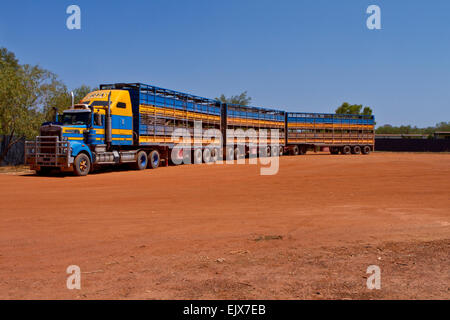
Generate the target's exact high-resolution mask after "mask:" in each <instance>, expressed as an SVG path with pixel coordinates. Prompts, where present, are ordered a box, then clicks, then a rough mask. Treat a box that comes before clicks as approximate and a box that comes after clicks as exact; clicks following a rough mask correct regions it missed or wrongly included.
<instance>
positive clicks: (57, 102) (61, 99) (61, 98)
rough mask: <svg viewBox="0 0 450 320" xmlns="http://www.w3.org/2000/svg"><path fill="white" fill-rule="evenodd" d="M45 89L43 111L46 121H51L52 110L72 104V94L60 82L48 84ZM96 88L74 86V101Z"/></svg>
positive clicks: (68, 106) (65, 107)
mask: <svg viewBox="0 0 450 320" xmlns="http://www.w3.org/2000/svg"><path fill="white" fill-rule="evenodd" d="M46 89H47V90H46V91H45V98H44V107H43V113H44V117H45V119H46V120H47V121H51V120H52V119H53V117H54V110H55V109H57V110H58V112H62V111H64V110H66V109H68V108H70V106H71V105H72V96H71V94H70V91H69V90H68V89H67V87H66V86H65V85H64V84H62V83H53V84H50V85H49V86H48V87H47V88H46ZM95 90H97V88H92V87H90V86H86V85H81V86H80V87H78V88H75V89H74V90H72V91H73V95H74V103H75V104H77V103H79V102H80V101H81V99H83V98H84V97H85V96H86V95H87V94H88V93H89V92H92V91H95Z"/></svg>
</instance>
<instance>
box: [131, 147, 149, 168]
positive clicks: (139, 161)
mask: <svg viewBox="0 0 450 320" xmlns="http://www.w3.org/2000/svg"><path fill="white" fill-rule="evenodd" d="M147 164H148V157H147V153H146V152H145V151H144V150H142V151H139V152H138V154H137V155H136V163H135V164H134V169H136V170H144V169H145V168H147Z"/></svg>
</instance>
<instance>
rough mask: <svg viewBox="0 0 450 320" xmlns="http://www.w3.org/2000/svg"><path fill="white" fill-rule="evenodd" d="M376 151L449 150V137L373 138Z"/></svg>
mask: <svg viewBox="0 0 450 320" xmlns="http://www.w3.org/2000/svg"><path fill="white" fill-rule="evenodd" d="M375 150H376V151H404V152H450V139H380V138H376V139H375Z"/></svg>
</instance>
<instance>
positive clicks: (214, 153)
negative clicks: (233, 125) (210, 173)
mask: <svg viewBox="0 0 450 320" xmlns="http://www.w3.org/2000/svg"><path fill="white" fill-rule="evenodd" d="M218 157H219V152H218V151H217V149H216V148H212V149H211V161H212V162H216V161H217V159H218Z"/></svg>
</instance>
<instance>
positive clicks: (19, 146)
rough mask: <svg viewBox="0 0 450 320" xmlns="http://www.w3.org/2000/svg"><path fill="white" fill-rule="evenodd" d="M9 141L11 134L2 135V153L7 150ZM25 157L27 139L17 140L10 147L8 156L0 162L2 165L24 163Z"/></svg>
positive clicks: (0, 145) (0, 138)
mask: <svg viewBox="0 0 450 320" xmlns="http://www.w3.org/2000/svg"><path fill="white" fill-rule="evenodd" d="M8 143H9V136H3V135H0V153H2V152H3V150H5V148H6V146H7V145H8ZM24 157H25V139H24V140H21V141H19V142H17V143H16V144H15V145H13V146H12V147H11V149H9V152H8V154H7V155H6V158H5V159H4V160H3V162H2V163H0V166H4V165H19V164H23V163H24Z"/></svg>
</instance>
